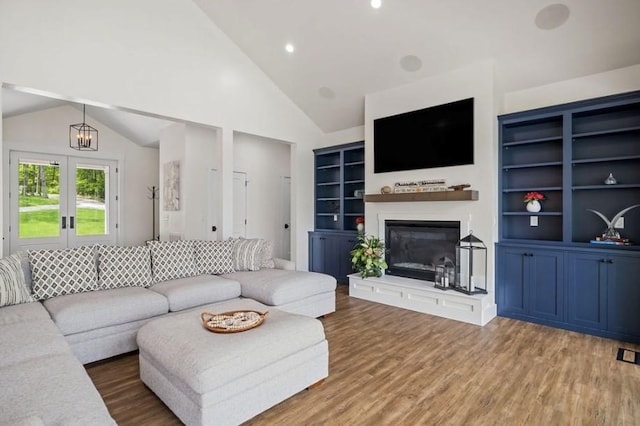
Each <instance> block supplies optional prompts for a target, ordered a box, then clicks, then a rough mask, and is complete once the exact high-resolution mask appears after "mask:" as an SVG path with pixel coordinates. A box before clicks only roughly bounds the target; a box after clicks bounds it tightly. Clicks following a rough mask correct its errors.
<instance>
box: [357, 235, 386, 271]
mask: <svg viewBox="0 0 640 426" xmlns="http://www.w3.org/2000/svg"><path fill="white" fill-rule="evenodd" d="M350 254H351V263H352V264H353V267H354V269H355V270H356V271H358V272H359V273H360V276H361V277H362V278H366V277H379V276H381V275H382V271H383V270H385V269H387V268H388V265H387V262H385V260H384V241H382V240H381V239H380V238H378V237H374V236H373V235H365V234H362V235H360V236H359V237H358V244H356V246H355V247H354V248H353V250H351V252H350Z"/></svg>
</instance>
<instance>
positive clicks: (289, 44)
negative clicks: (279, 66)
mask: <svg viewBox="0 0 640 426" xmlns="http://www.w3.org/2000/svg"><path fill="white" fill-rule="evenodd" d="M284 50H286V51H287V52H289V53H293V51H294V50H296V48H295V47H293V44H291V43H287V44H286V45H285V46H284Z"/></svg>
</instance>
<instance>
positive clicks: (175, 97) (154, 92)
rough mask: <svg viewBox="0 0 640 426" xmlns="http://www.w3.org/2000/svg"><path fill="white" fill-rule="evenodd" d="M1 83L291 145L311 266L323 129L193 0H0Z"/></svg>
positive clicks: (300, 233) (302, 252)
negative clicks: (317, 154) (316, 155)
mask: <svg viewBox="0 0 640 426" xmlns="http://www.w3.org/2000/svg"><path fill="white" fill-rule="evenodd" d="M78 52H89V53H90V55H88V56H87V57H84V58H83V59H82V60H79V58H78ZM0 82H4V83H9V84H14V85H17V86H20V87H26V88H32V89H38V90H41V91H45V92H47V93H49V94H54V95H61V96H64V97H70V98H73V99H80V100H87V101H89V102H88V103H98V104H100V103H102V104H106V105H112V106H117V107H125V108H130V109H133V110H137V111H144V112H149V113H154V114H159V115H162V116H166V117H170V118H177V119H184V120H187V121H191V122H195V123H201V124H206V125H210V126H214V127H220V128H224V129H225V130H226V129H233V130H235V131H241V132H245V133H250V134H255V135H261V136H264V137H268V138H274V139H278V140H284V141H287V142H290V143H293V144H295V145H296V148H295V149H293V150H292V153H293V154H294V155H295V156H296V157H297V156H300V158H293V159H292V164H293V168H292V172H291V176H292V181H293V188H294V191H296V193H295V194H293V195H292V199H293V200H297V201H296V211H295V217H294V218H293V223H295V224H297V228H296V233H297V239H298V240H300V241H304V242H305V243H298V244H296V247H294V249H295V252H294V253H293V256H294V259H296V260H297V263H298V266H299V267H300V268H303V269H304V268H306V264H307V244H306V238H307V236H306V230H307V229H310V228H312V226H313V203H312V194H311V191H310V190H309V188H311V187H312V186H313V173H312V167H310V165H312V164H313V163H312V161H313V157H312V156H311V151H310V149H311V147H315V146H317V145H318V144H319V143H320V137H321V132H320V130H319V129H318V127H317V126H315V125H314V124H313V122H311V120H310V119H309V118H308V117H307V116H306V115H305V114H304V113H302V112H301V111H300V109H299V108H297V106H295V105H294V104H293V102H292V101H291V100H290V99H289V98H288V97H286V96H285V95H284V94H283V93H282V92H281V91H280V90H279V89H278V88H277V87H276V86H275V85H274V84H273V82H272V81H271V80H270V79H269V78H268V77H267V76H266V75H265V74H264V73H263V72H262V71H261V70H260V69H259V68H258V67H257V66H256V65H255V64H253V63H252V62H251V61H250V60H249V59H248V58H247V57H246V56H245V55H244V54H243V53H242V52H241V51H240V50H239V49H238V48H237V46H235V45H234V44H233V43H232V42H231V41H230V40H229V39H228V38H227V37H226V35H225V34H224V33H223V32H222V31H220V30H219V29H218V28H217V27H216V26H215V25H213V24H212V23H211V21H210V20H209V19H208V18H207V17H206V16H205V15H204V13H203V12H202V11H201V10H200V9H199V8H198V7H197V6H196V5H195V4H194V3H193V2H192V1H190V0H160V1H158V0H136V1H135V2H132V1H129V0H112V1H109V2H107V3H105V2H104V1H100V0H85V1H81V2H78V1H74V0H60V1H55V2H51V1H48V0H22V1H13V2H10V1H4V2H0ZM227 184H230V180H229V181H228V182H227ZM225 193H226V192H225Z"/></svg>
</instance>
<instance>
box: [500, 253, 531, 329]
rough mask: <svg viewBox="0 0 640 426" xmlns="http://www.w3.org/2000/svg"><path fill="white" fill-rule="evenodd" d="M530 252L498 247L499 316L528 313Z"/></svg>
mask: <svg viewBox="0 0 640 426" xmlns="http://www.w3.org/2000/svg"><path fill="white" fill-rule="evenodd" d="M527 254H528V251H527V250H526V249H523V248H516V247H498V279H497V293H498V314H499V315H507V316H508V315H509V314H525V313H527V301H528V300H527V299H528V298H527V296H526V290H525V281H526V276H527V274H528V262H526V260H527V259H528V256H527Z"/></svg>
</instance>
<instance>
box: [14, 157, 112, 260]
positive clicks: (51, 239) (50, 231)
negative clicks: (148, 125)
mask: <svg viewBox="0 0 640 426" xmlns="http://www.w3.org/2000/svg"><path fill="white" fill-rule="evenodd" d="M9 158H10V173H11V178H10V190H9V202H10V233H11V239H10V252H12V253H15V252H16V251H20V250H29V249H42V248H66V247H77V246H80V245H89V244H97V243H102V244H116V243H117V215H118V206H117V194H116V190H117V162H116V161H110V160H96V159H89V158H80V157H67V156H61V155H48V154H38V153H29V152H20V151H11V153H10V156H9Z"/></svg>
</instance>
